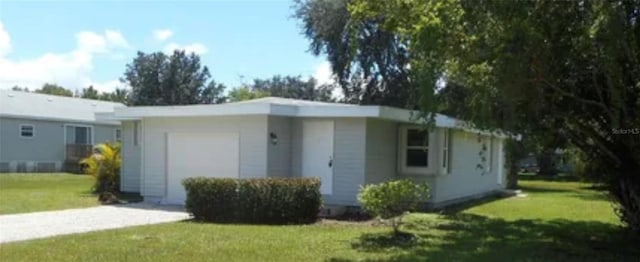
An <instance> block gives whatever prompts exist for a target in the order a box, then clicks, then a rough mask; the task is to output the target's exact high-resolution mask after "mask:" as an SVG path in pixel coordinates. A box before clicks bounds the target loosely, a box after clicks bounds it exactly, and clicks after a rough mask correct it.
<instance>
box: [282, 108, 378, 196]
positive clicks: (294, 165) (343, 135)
mask: <svg viewBox="0 0 640 262" xmlns="http://www.w3.org/2000/svg"><path fill="white" fill-rule="evenodd" d="M305 119H308V118H294V119H292V120H291V121H292V123H291V174H292V176H298V177H299V176H302V157H301V156H302V135H303V134H302V122H303V121H304V120H305ZM315 119H317V118H315ZM324 119H328V120H334V121H335V130H334V147H333V148H334V149H333V150H334V155H333V194H331V195H323V197H324V203H325V204H329V205H357V199H356V198H357V195H358V191H359V190H360V186H361V185H363V184H364V171H365V142H366V138H365V132H366V119H365V118H324Z"/></svg>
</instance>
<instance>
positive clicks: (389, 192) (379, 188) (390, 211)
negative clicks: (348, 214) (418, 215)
mask: <svg viewBox="0 0 640 262" xmlns="http://www.w3.org/2000/svg"><path fill="white" fill-rule="evenodd" d="M428 198H429V186H428V185H427V184H426V183H424V184H416V183H414V182H412V181H411V180H408V179H404V180H394V181H388V182H384V183H380V184H370V185H366V186H364V187H361V188H360V193H359V194H358V201H359V202H360V205H361V206H362V208H363V209H364V211H366V212H368V213H369V214H371V215H373V216H376V217H379V218H381V219H383V220H386V221H389V222H391V225H392V226H393V232H394V233H396V234H398V233H399V230H398V229H399V227H400V223H401V222H402V216H403V215H404V214H406V213H408V212H411V211H415V210H416V209H418V207H419V205H420V204H421V203H424V202H425V201H427V199H428Z"/></svg>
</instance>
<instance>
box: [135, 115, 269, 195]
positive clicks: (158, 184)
mask: <svg viewBox="0 0 640 262" xmlns="http://www.w3.org/2000/svg"><path fill="white" fill-rule="evenodd" d="M267 127H268V117H267V116H264V115H245V116H224V117H222V116H220V117H154V118H145V119H144V120H143V121H142V141H143V148H142V155H143V157H142V165H143V166H142V170H143V171H142V195H143V196H145V199H147V200H150V201H153V200H154V199H157V200H162V198H163V197H164V196H165V194H166V184H167V182H166V162H167V161H166V152H167V151H166V150H167V147H166V144H167V143H166V141H167V133H172V132H196V133H198V132H211V133H215V132H224V133H238V134H239V135H240V159H239V161H240V177H241V178H257V177H266V176H267V166H268V165H267V134H268V132H267Z"/></svg>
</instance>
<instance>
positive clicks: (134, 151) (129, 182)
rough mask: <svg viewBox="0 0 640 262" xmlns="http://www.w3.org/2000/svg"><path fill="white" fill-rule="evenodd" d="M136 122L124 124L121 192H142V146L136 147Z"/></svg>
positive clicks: (125, 122)
mask: <svg viewBox="0 0 640 262" xmlns="http://www.w3.org/2000/svg"><path fill="white" fill-rule="evenodd" d="M134 126H135V124H134V121H124V122H122V148H121V149H122V169H121V172H120V178H121V183H120V187H121V190H122V191H124V192H140V157H141V154H142V152H141V151H140V149H141V147H140V144H138V145H137V146H136V145H134V143H133V141H134V138H133V135H134V133H135V132H134V131H133V128H134Z"/></svg>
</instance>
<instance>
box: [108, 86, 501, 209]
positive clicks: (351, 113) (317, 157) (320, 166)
mask: <svg viewBox="0 0 640 262" xmlns="http://www.w3.org/2000/svg"><path fill="white" fill-rule="evenodd" d="M412 113H413V112H411V111H409V110H404V109H398V108H392V107H386V106H359V105H348V104H338V103H324V102H311V101H301V100H292V99H283V98H273V97H269V98H262V99H256V100H250V101H245V102H237V103H227V104H219V105H187V106H149V107H126V108H124V107H119V108H115V110H114V112H113V113H112V114H102V115H101V118H103V119H108V120H117V121H122V127H123V151H122V155H123V168H122V174H121V177H122V183H121V184H122V185H121V186H122V190H123V191H131V192H140V193H141V194H142V195H143V196H144V198H145V200H146V201H152V202H160V203H169V204H183V203H184V200H185V192H184V189H183V187H182V185H181V181H182V179H184V178H186V177H191V176H207V177H232V178H264V177H276V176H282V177H319V178H320V179H321V181H322V185H321V193H322V194H323V198H324V203H325V204H327V205H338V206H353V205H357V199H356V196H357V193H358V191H359V189H360V186H361V185H364V184H368V183H379V182H383V181H386V180H390V179H399V178H411V179H414V180H418V181H427V182H428V183H429V184H430V186H431V194H432V198H431V204H432V205H434V206H438V205H444V204H447V203H452V202H454V201H459V200H463V199H467V198H471V197H478V196H483V195H486V194H489V193H492V192H496V191H497V190H500V189H502V188H503V187H504V184H505V183H504V174H505V171H504V154H503V150H502V147H503V142H504V138H505V137H504V136H500V135H497V134H491V133H484V132H480V131H477V130H473V129H468V128H464V127H463V124H464V123H462V122H461V121H458V120H456V119H453V118H450V117H446V116H442V115H438V116H437V117H436V119H435V123H436V128H434V129H433V130H432V131H430V132H427V131H426V130H425V129H424V125H423V124H420V123H418V122H417V121H415V120H414V117H412Z"/></svg>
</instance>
